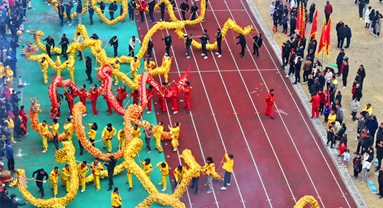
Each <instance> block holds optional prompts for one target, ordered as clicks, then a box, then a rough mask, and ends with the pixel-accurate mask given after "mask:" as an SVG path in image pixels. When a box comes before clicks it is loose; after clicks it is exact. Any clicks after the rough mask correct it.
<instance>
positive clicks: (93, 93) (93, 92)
mask: <svg viewBox="0 0 383 208" xmlns="http://www.w3.org/2000/svg"><path fill="white" fill-rule="evenodd" d="M89 94H90V100H91V101H92V108H93V113H94V116H97V114H98V111H97V108H96V103H97V98H98V96H100V94H101V89H100V90H98V89H97V85H96V84H95V85H93V88H90V89H89Z"/></svg>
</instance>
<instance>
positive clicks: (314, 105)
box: [311, 92, 320, 118]
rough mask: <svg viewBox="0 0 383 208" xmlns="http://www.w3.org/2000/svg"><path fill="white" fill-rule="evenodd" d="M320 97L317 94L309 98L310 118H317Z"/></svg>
mask: <svg viewBox="0 0 383 208" xmlns="http://www.w3.org/2000/svg"><path fill="white" fill-rule="evenodd" d="M319 106H320V97H319V95H318V94H317V92H314V95H313V96H312V97H311V118H315V117H317V118H319Z"/></svg>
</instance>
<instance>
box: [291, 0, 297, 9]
mask: <svg viewBox="0 0 383 208" xmlns="http://www.w3.org/2000/svg"><path fill="white" fill-rule="evenodd" d="M295 7H297V3H296V2H295V0H291V1H290V8H291V10H292V9H293V8H295Z"/></svg>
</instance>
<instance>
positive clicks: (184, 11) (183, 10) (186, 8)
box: [180, 0, 189, 20]
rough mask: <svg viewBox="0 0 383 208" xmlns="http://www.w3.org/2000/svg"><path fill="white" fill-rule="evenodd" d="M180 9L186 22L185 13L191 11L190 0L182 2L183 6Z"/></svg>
mask: <svg viewBox="0 0 383 208" xmlns="http://www.w3.org/2000/svg"><path fill="white" fill-rule="evenodd" d="M180 9H181V14H182V19H183V20H186V17H185V13H186V12H188V11H189V4H188V0H184V2H182V4H181V5H180Z"/></svg>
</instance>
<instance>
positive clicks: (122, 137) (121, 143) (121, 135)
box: [117, 129, 126, 149]
mask: <svg viewBox="0 0 383 208" xmlns="http://www.w3.org/2000/svg"><path fill="white" fill-rule="evenodd" d="M117 138H118V144H119V147H120V149H124V148H125V145H126V138H125V130H124V129H121V130H120V131H118V134H117Z"/></svg>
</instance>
